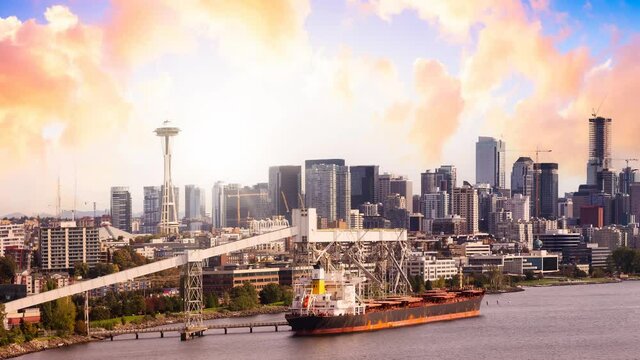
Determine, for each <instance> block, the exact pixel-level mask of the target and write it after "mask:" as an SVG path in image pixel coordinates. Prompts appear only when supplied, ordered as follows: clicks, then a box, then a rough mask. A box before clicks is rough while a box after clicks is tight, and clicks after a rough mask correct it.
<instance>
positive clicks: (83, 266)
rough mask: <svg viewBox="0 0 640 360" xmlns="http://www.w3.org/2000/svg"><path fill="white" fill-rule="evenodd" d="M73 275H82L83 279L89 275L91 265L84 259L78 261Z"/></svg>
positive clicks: (74, 266)
mask: <svg viewBox="0 0 640 360" xmlns="http://www.w3.org/2000/svg"><path fill="white" fill-rule="evenodd" d="M73 275H75V276H80V277H82V278H83V279H85V278H87V277H89V265H88V264H87V263H84V262H82V261H78V262H76V263H75V264H74V265H73Z"/></svg>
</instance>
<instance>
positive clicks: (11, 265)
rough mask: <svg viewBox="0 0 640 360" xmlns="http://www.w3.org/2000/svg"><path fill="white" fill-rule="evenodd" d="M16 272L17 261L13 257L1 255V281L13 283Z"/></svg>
mask: <svg viewBox="0 0 640 360" xmlns="http://www.w3.org/2000/svg"><path fill="white" fill-rule="evenodd" d="M15 274H16V263H15V261H13V258H11V257H7V256H0V283H2V284H11V283H12V282H13V277H14V276H15Z"/></svg>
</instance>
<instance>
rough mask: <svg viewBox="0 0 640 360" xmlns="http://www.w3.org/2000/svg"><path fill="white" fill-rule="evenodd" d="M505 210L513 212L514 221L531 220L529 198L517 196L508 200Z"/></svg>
mask: <svg viewBox="0 0 640 360" xmlns="http://www.w3.org/2000/svg"><path fill="white" fill-rule="evenodd" d="M505 208H506V209H507V210H510V211H511V214H512V215H513V220H516V221H517V220H524V221H529V219H530V218H531V215H530V214H531V213H530V211H531V204H530V200H529V197H528V196H524V195H522V194H515V195H513V197H512V198H511V199H507V201H506V203H505Z"/></svg>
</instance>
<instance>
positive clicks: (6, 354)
mask: <svg viewBox="0 0 640 360" xmlns="http://www.w3.org/2000/svg"><path fill="white" fill-rule="evenodd" d="M286 311H287V307H286V306H262V307H259V308H256V309H252V310H243V311H216V312H205V313H204V314H203V318H204V320H205V321H206V320H216V319H230V318H240V317H249V316H257V315H268V314H279V313H284V312H286ZM183 319H184V315H181V314H177V315H175V314H171V315H167V316H164V317H163V318H162V319H154V320H150V321H147V322H144V323H142V324H131V323H129V324H126V325H123V326H120V327H118V328H119V329H148V328H154V327H158V326H163V325H169V324H175V323H179V322H181V321H182V320H183ZM97 329H98V328H96V329H92V330H97ZM104 339H105V338H101V337H99V336H93V335H90V336H84V335H70V336H65V337H59V336H53V337H50V338H37V339H34V340H31V341H28V342H24V343H22V344H9V345H6V346H2V347H0V359H10V358H15V357H18V356H23V355H27V354H31V353H36V352H40V351H45V350H51V349H58V348H61V347H66V346H72V345H77V344H86V343H89V342H94V341H102V340H104Z"/></svg>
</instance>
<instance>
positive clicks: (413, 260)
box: [404, 254, 458, 282]
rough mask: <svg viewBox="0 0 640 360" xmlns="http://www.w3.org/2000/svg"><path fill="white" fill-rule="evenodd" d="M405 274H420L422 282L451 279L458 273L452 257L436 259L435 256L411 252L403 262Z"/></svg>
mask: <svg viewBox="0 0 640 360" xmlns="http://www.w3.org/2000/svg"><path fill="white" fill-rule="evenodd" d="M404 271H405V273H406V274H407V276H410V277H416V276H420V277H421V278H422V281H423V282H426V281H427V280H429V281H436V280H438V279H441V278H443V279H451V278H453V277H455V276H457V275H458V266H457V264H456V261H455V260H453V259H438V258H436V257H435V256H428V255H422V254H412V255H410V256H409V259H407V260H406V262H405V268H404Z"/></svg>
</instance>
